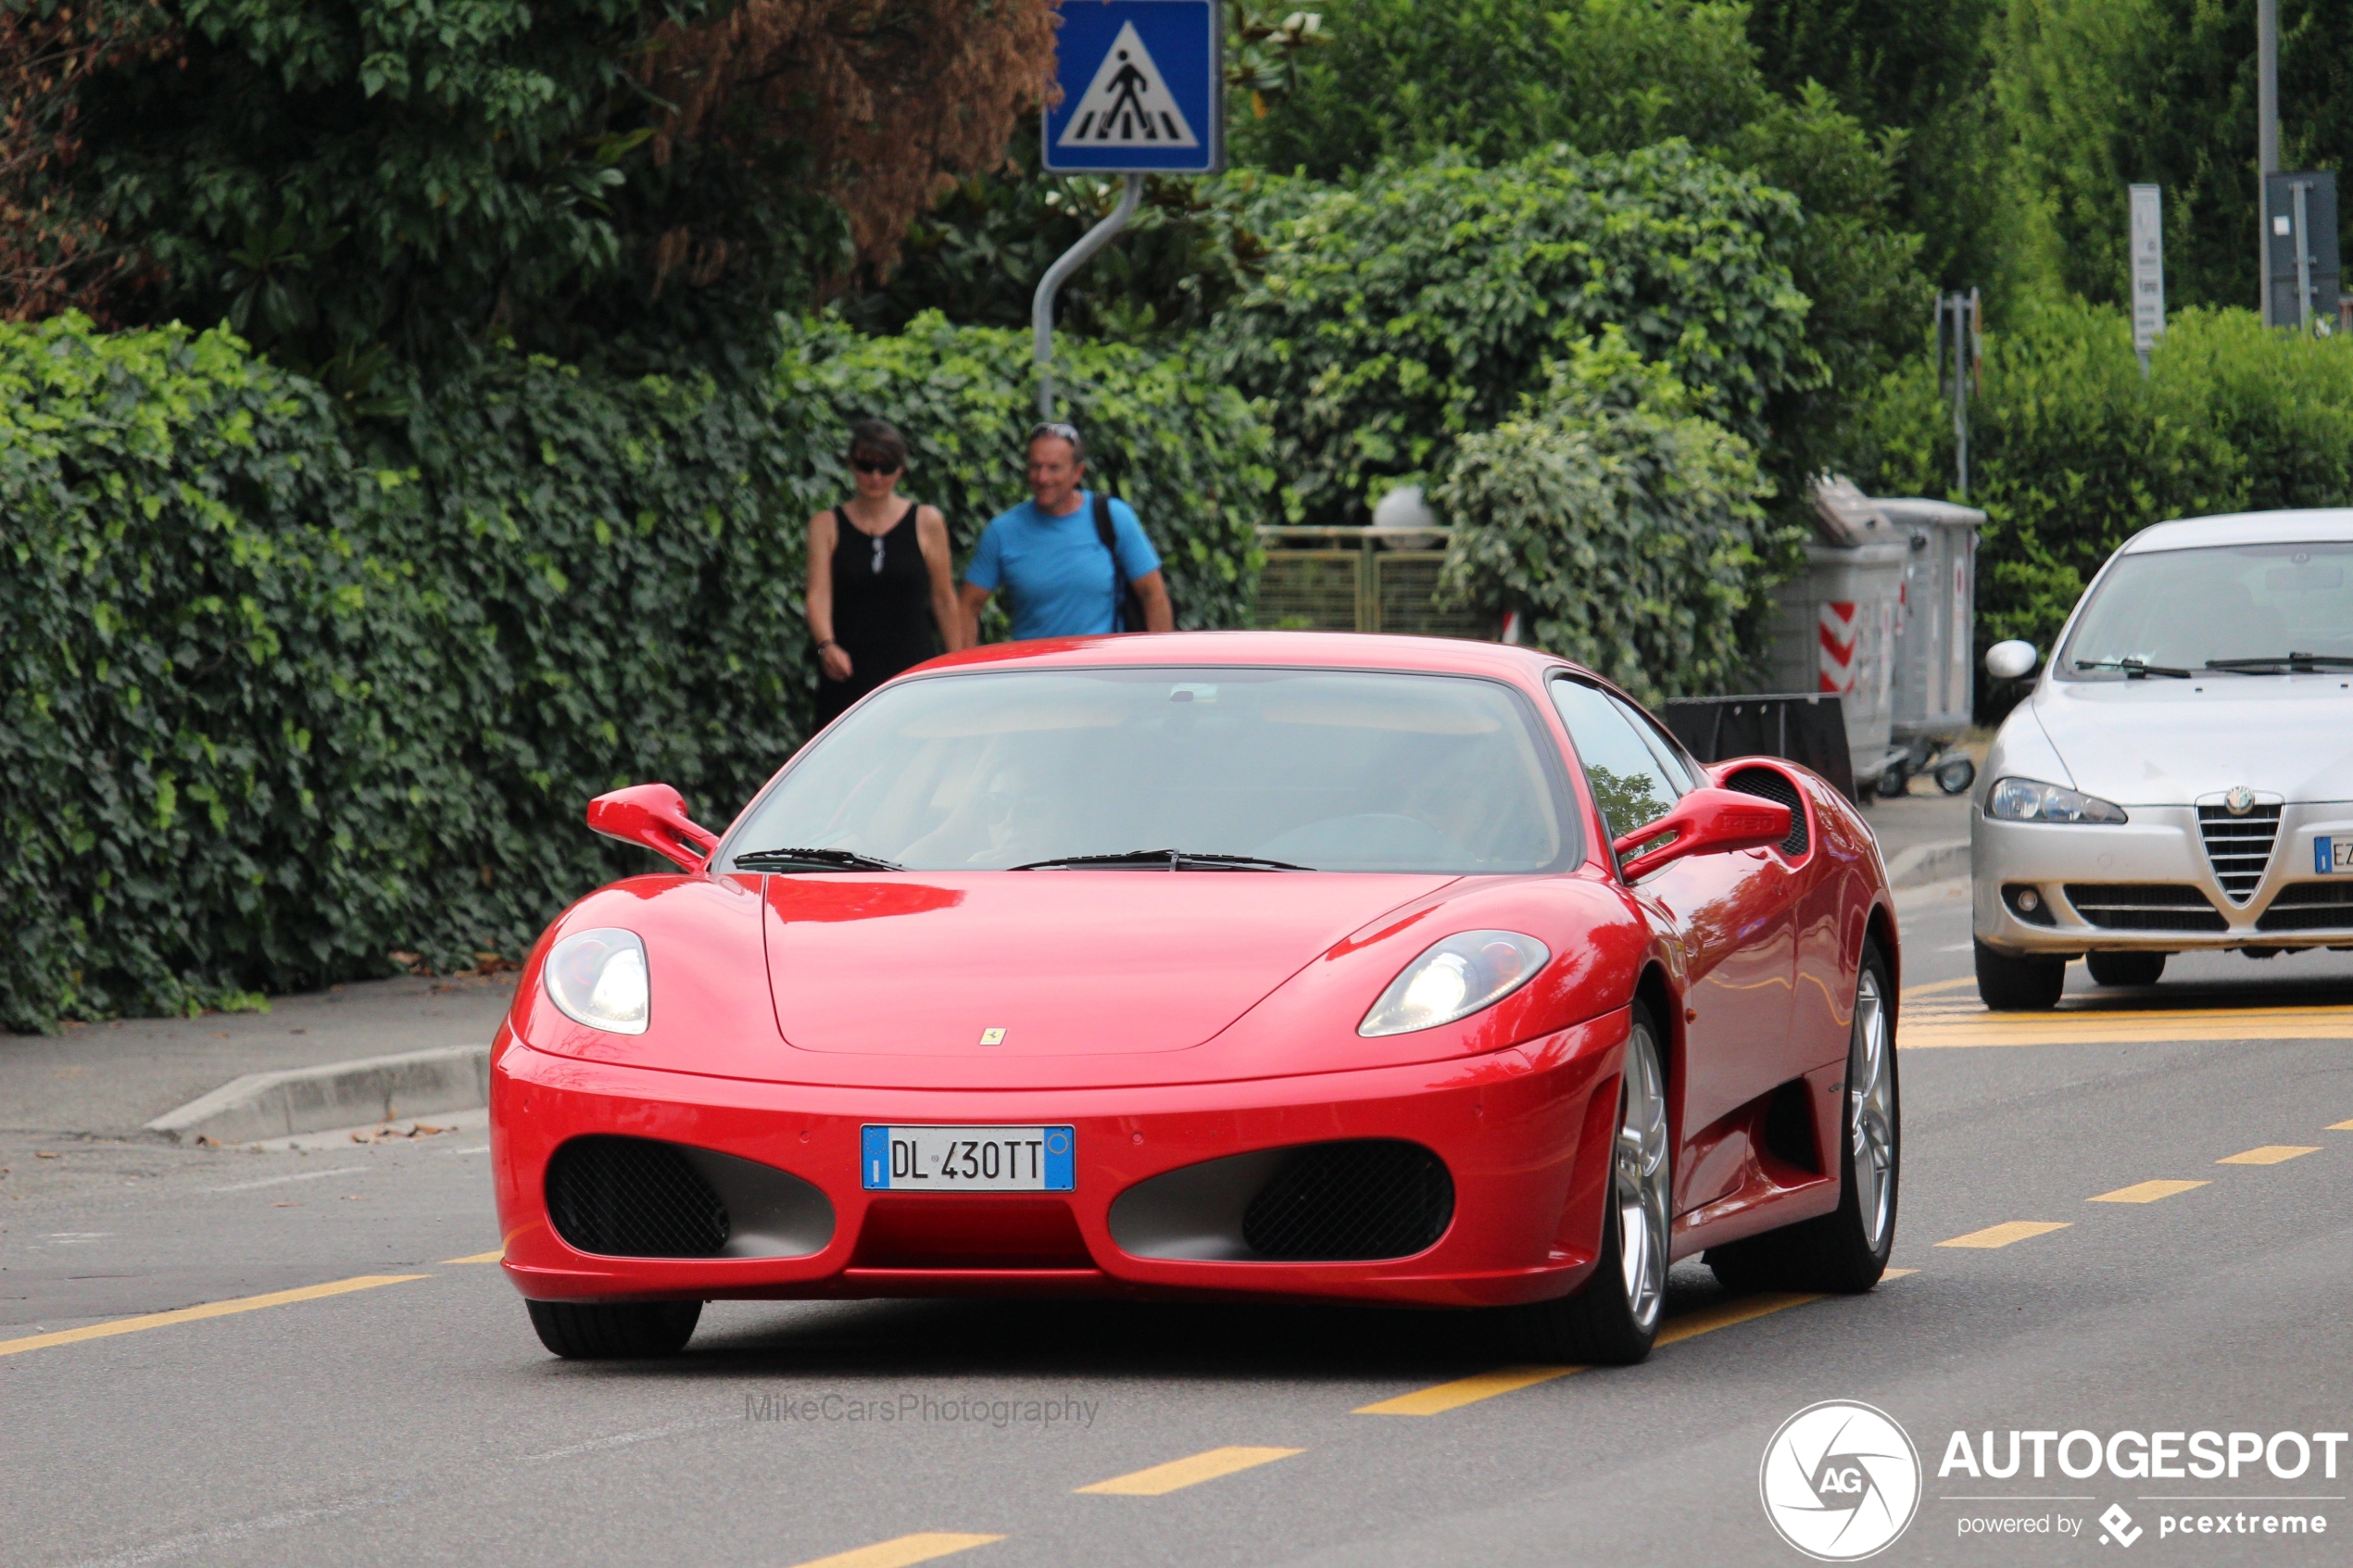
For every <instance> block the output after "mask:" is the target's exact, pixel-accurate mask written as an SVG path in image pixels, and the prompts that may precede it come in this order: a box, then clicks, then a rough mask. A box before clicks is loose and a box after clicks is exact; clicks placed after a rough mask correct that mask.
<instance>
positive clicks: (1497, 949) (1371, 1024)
mask: <svg viewBox="0 0 2353 1568" xmlns="http://www.w3.org/2000/svg"><path fill="white" fill-rule="evenodd" d="M1552 956H1553V950H1552V949H1551V948H1550V947H1545V946H1544V944H1542V943H1541V942H1539V941H1538V940H1536V938H1534V937H1533V936H1523V935H1520V934H1519V933H1518V932H1516V931H1466V932H1464V933H1463V934H1462V935H1459V936H1449V937H1448V938H1446V940H1445V941H1443V942H1441V943H1439V944H1437V945H1436V946H1435V947H1430V948H1429V949H1428V950H1427V951H1425V952H1424V953H1423V954H1422V956H1421V957H1419V958H1417V959H1416V960H1414V961H1413V962H1412V963H1409V964H1407V965H1406V966H1405V968H1404V970H1403V972H1401V973H1400V974H1399V975H1398V976H1397V978H1396V979H1394V980H1392V981H1390V983H1389V989H1388V990H1386V991H1383V992H1382V993H1381V994H1380V1000H1378V1001H1377V1002H1375V1003H1374V1004H1373V1010H1372V1011H1370V1012H1368V1013H1366V1014H1365V1022H1362V1023H1360V1024H1358V1025H1357V1026H1356V1033H1358V1034H1359V1035H1367V1036H1374V1035H1410V1034H1412V1033H1413V1032H1414V1031H1415V1030H1416V1029H1435V1028H1437V1027H1438V1026H1439V1025H1440V1024H1441V1023H1452V1022H1454V1020H1456V1019H1458V1018H1468V1017H1469V1016H1470V1015H1471V1014H1472V1013H1475V1012H1477V1011H1478V1010H1479V1009H1481V1008H1484V1007H1492V1006H1494V1005H1495V1004H1496V1003H1497V1002H1500V1001H1502V1000H1503V999H1504V997H1508V996H1510V995H1511V994H1512V993H1513V992H1514V991H1516V990H1518V989H1519V988H1520V987H1521V986H1522V985H1527V984H1528V982H1529V979H1530V978H1531V977H1533V976H1534V974H1535V973H1536V972H1537V971H1538V970H1540V969H1541V968H1543V967H1544V963H1545V960H1548V959H1550V958H1551V957H1552Z"/></svg>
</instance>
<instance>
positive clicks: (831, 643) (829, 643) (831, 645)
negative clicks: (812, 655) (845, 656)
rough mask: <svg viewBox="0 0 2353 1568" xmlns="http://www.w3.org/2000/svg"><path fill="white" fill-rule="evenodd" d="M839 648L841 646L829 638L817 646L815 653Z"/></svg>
mask: <svg viewBox="0 0 2353 1568" xmlns="http://www.w3.org/2000/svg"><path fill="white" fill-rule="evenodd" d="M839 646H841V645H840V644H839V643H837V642H835V641H834V640H833V639H832V638H831V637H827V638H826V639H825V640H824V642H822V643H819V644H818V645H817V651H818V652H819V653H823V652H824V651H825V650H826V649H827V648H837V647H839Z"/></svg>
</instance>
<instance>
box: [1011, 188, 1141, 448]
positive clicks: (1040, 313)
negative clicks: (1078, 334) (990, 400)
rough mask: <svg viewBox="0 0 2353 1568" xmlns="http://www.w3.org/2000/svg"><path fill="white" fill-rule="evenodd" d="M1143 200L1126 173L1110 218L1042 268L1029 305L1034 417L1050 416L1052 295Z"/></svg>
mask: <svg viewBox="0 0 2353 1568" xmlns="http://www.w3.org/2000/svg"><path fill="white" fill-rule="evenodd" d="M1143 199H1144V177H1143V176H1142V175H1140V174H1130V175H1128V176H1127V179H1126V188H1125V189H1124V190H1122V191H1121V192H1120V193H1119V205H1118V206H1117V207H1113V208H1112V209H1111V216H1110V217H1109V218H1106V219H1104V220H1102V221H1101V223H1098V224H1096V225H1095V226H1094V227H1093V228H1091V229H1089V230H1088V231H1087V232H1086V234H1085V235H1084V236H1083V237H1082V238H1081V239H1080V240H1079V242H1078V243H1077V244H1076V245H1073V246H1071V247H1070V248H1069V249H1068V250H1066V251H1064V252H1063V254H1062V257H1061V259H1059V260H1057V261H1056V262H1055V263H1054V264H1053V265H1052V266H1051V267H1049V268H1047V269H1046V275H1045V276H1044V277H1042V278H1040V279H1038V293H1037V295H1035V296H1034V297H1032V299H1031V300H1030V302H1029V331H1030V335H1031V337H1032V338H1033V339H1034V340H1035V344H1036V347H1035V354H1034V357H1035V358H1036V360H1037V366H1038V418H1039V419H1041V420H1051V419H1052V418H1053V417H1054V295H1058V294H1060V293H1061V292H1062V286H1063V282H1065V281H1066V280H1068V278H1069V277H1070V275H1071V274H1072V273H1073V272H1076V271H1077V270H1078V269H1079V268H1081V267H1083V266H1085V265H1086V262H1087V258H1088V257H1090V256H1092V255H1094V254H1095V253H1096V252H1097V251H1099V250H1101V249H1102V248H1103V246H1104V245H1108V244H1109V243H1110V242H1111V237H1112V236H1113V235H1114V234H1116V233H1118V232H1120V231H1121V230H1122V229H1125V228H1126V227H1127V220H1129V219H1131V218H1133V217H1135V216H1136V208H1137V207H1138V205H1139V204H1140V203H1141V202H1142V201H1143Z"/></svg>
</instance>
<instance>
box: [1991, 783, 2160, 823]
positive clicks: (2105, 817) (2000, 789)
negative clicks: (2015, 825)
mask: <svg viewBox="0 0 2353 1568" xmlns="http://www.w3.org/2000/svg"><path fill="white" fill-rule="evenodd" d="M1985 814H1986V815H1987V816H1989V817H1994V818H1997V819H1999V820H2000V821H2002V822H2123V821H2125V816H2124V808H2123V807H2121V806H2119V805H2117V804H2116V803H2115V802H2113V801H2109V800H2102V799H2101V798H2100V797H2098V796H2096V795H2085V794H2083V793H2082V791H2080V790H2072V789H2061V788H2060V787H2059V786H2058V785H2057V784H2042V783H2039V782H2037V781H2035V780H2033V779H2003V780H2001V781H2000V782H1998V783H1996V784H1994V793H1993V794H1991V795H1989V796H1987V797H1985Z"/></svg>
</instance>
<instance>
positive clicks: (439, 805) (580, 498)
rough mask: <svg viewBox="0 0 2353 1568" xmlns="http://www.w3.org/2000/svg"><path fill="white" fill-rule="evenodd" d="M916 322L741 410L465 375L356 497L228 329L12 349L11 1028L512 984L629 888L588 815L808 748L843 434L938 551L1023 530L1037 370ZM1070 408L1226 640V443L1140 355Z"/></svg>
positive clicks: (1005, 340) (351, 482)
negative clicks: (919, 519)
mask: <svg viewBox="0 0 2353 1568" xmlns="http://www.w3.org/2000/svg"><path fill="white" fill-rule="evenodd" d="M917 328H918V330H917V331H914V332H911V333H910V334H908V335H907V336H905V337H902V338H897V339H866V338H861V337H859V336H858V335H857V334H855V333H853V332H849V331H848V330H847V329H844V328H842V327H840V326H838V325H835V324H817V325H803V324H799V323H791V324H787V325H786V327H785V328H784V341H785V353H784V355H783V358H782V362H781V365H780V368H779V371H778V374H777V377H776V379H775V381H774V385H773V386H772V387H770V388H767V389H760V390H754V391H749V392H739V391H733V390H727V389H723V388H721V387H719V386H717V385H715V384H713V383H708V382H702V383H681V382H670V381H664V380H661V379H658V378H648V379H644V380H635V381H627V380H620V379H616V378H610V377H598V376H593V375H587V374H584V373H582V372H580V371H578V370H574V369H573V368H570V367H567V366H563V365H560V364H558V363H556V362H554V361H552V360H548V359H544V358H524V357H521V356H505V357H498V358H491V359H489V360H487V361H485V362H484V364H483V365H481V366H480V367H478V368H477V369H476V370H474V371H472V372H471V373H470V374H469V375H468V376H466V377H465V378H463V379H461V380H459V381H456V382H453V383H449V384H447V385H445V386H444V387H442V388H440V389H438V390H437V391H435V392H433V393H430V394H425V393H420V394H418V395H417V396H416V398H415V399H414V401H413V403H412V408H411V412H410V413H409V416H408V417H407V420H406V422H405V425H404V426H403V427H402V428H401V429H399V430H398V431H396V432H395V433H392V434H390V435H387V436H380V437H379V438H377V439H376V440H374V441H373V442H371V443H369V444H368V445H370V446H371V449H373V450H375V453H376V455H375V456H374V457H373V458H371V460H367V461H363V460H361V458H359V457H358V456H356V455H355V454H356V452H357V451H358V450H359V448H360V447H361V445H362V443H361V442H360V441H359V439H358V438H357V437H356V435H355V433H353V432H352V431H351V430H350V429H349V428H348V427H347V426H346V424H345V423H344V422H343V420H342V418H341V416H340V415H339V413H338V412H337V410H336V409H335V408H334V407H333V405H332V403H331V401H330V400H329V399H328V398H327V397H326V396H325V395H323V394H321V392H320V391H319V390H318V389H317V388H315V387H313V386H311V385H310V384H308V383H305V382H303V381H301V380H299V379H297V378H295V377H291V376H288V375H285V374H283V372H280V371H278V370H275V369H273V368H272V367H271V366H270V365H269V364H268V363H267V362H265V361H262V360H258V359H256V358H252V357H251V356H249V355H248V354H247V353H246V352H245V349H244V347H243V345H240V344H239V343H238V342H237V341H236V340H235V339H234V338H233V337H231V336H230V335H228V334H227V333H226V332H208V333H203V334H196V333H192V332H188V331H186V330H184V329H181V328H177V327H174V328H169V329H163V330H158V331H155V332H139V333H126V334H121V335H118V336H107V335H105V334H101V333H98V332H94V331H92V330H91V329H90V328H89V326H88V324H87V323H86V322H82V321H79V320H71V319H67V320H55V321H50V322H47V323H44V324H42V325H40V326H38V327H16V326H8V327H0V552H5V558H6V562H7V564H8V571H6V573H5V574H0V659H5V660H6V666H5V667H6V677H5V683H6V684H5V685H0V768H5V770H6V777H7V778H8V779H9V781H10V784H11V789H10V793H9V796H8V798H7V800H6V803H5V805H0V847H5V849H6V862H5V865H0V918H5V919H6V921H7V931H8V939H7V945H6V947H5V948H0V1022H6V1024H7V1025H9V1026H10V1027H14V1028H20V1029H21V1028H35V1027H43V1026H46V1025H47V1024H49V1023H50V1022H53V1021H55V1020H56V1019H57V1018H59V1017H97V1016H105V1015H107V1014H110V1013H116V1012H151V1011H177V1010H186V1009H190V1008H195V1007H200V1006H208V1005H220V1003H222V1002H224V1001H228V1000H232V999H233V998H234V997H237V996H239V995H241V994H244V993H247V992H250V991H252V990H256V989H260V990H281V989H287V988H292V987H296V986H300V985H316V984H319V983H321V982H324V981H327V980H331V979H334V978H338V977H343V976H349V975H359V974H368V973H384V972H390V971H391V970H392V969H393V967H394V960H391V959H389V958H388V956H387V955H388V954H390V953H392V952H394V951H396V950H398V951H404V952H413V953H417V954H422V955H423V957H424V959H425V960H426V961H428V962H429V963H431V964H432V965H434V967H436V968H448V967H452V966H455V965H459V964H468V963H471V962H472V961H473V959H474V958H475V956H476V955H477V954H479V953H484V952H497V953H505V954H510V955H511V954H514V953H517V952H519V951H520V950H521V949H522V947H524V946H525V945H526V944H527V943H528V942H529V941H530V940H531V939H532V937H533V936H534V935H535V934H536V932H537V931H538V929H539V928H540V927H541V926H542V925H543V924H544V923H545V922H547V920H548V919H549V918H550V917H551V916H552V915H553V914H554V913H555V912H556V911H557V910H558V909H560V908H561V907H562V906H563V905H564V904H565V903H567V902H568V901H570V900H571V899H573V898H574V897H578V896H579V895H580V894H581V893H583V892H585V891H586V890H587V889H588V888H589V887H591V886H593V885H595V884H597V883H598V882H600V881H603V880H605V879H607V878H608V877H610V875H612V874H614V873H615V872H618V871H623V870H630V869H644V868H645V867H647V866H648V864H650V861H649V859H648V857H646V856H645V855H644V854H643V853H641V852H638V851H634V850H626V849H622V848H618V847H612V846H610V845H603V844H600V843H599V842H598V841H597V840H595V839H593V838H591V837H590V836H589V835H588V834H587V833H586V831H585V828H584V827H583V826H582V825H581V821H580V811H581V807H582V805H583V804H584V803H585V800H586V799H587V798H588V797H590V796H592V795H595V794H598V793H599V792H601V791H604V790H607V789H610V788H613V787H615V786H616V785H619V784H628V783H635V782H641V781H644V780H648V779H665V780H667V781H668V782H670V783H672V784H677V785H678V786H679V787H680V788H681V789H682V790H684V791H685V792H686V795H687V797H688V799H689V802H690V804H691V805H692V807H693V808H694V809H696V810H698V812H699V813H701V814H703V815H704V816H706V817H707V818H711V819H715V820H724V818H726V817H727V816H729V815H731V814H732V813H733V812H734V811H735V810H736V809H737V808H738V807H739V806H740V804H741V803H742V802H743V800H744V799H745V798H746V797H748V796H749V793H750V792H751V791H752V790H753V789H755V788H756V787H757V786H758V785H759V784H760V783H761V781H762V780H763V779H764V778H766V777H767V775H768V774H769V773H770V772H772V771H774V769H775V767H776V766H777V765H778V764H779V763H781V762H782V761H783V759H785V758H786V756H788V755H789V754H790V752H791V751H792V749H793V747H794V746H797V745H799V741H800V740H801V738H802V737H803V736H804V735H805V734H807V732H808V726H809V718H810V714H811V711H812V702H813V696H814V686H815V679H816V676H815V666H814V662H813V660H812V658H811V650H810V647H809V638H808V633H807V629H806V627H805V625H804V624H803V621H802V618H801V608H800V593H801V585H802V581H803V574H804V562H803V554H802V541H803V534H802V523H803V521H805V519H806V518H807V516H808V515H809V513H810V512H812V511H813V510H815V509H817V508H819V507H821V506H823V505H825V504H828V503H830V502H832V501H835V500H837V499H838V498H840V497H841V496H842V495H845V494H846V493H848V490H849V486H848V484H847V483H846V480H845V476H844V475H843V473H842V471H841V461H840V458H839V453H840V450H841V446H842V445H843V442H842V436H843V433H844V431H845V429H846V427H847V424H848V422H849V420H852V419H854V418H856V417H858V416H860V415H862V414H865V413H869V412H880V413H882V414H884V415H885V416H886V417H889V418H892V419H895V420H899V421H900V423H901V425H902V428H904V429H905V430H906V431H907V433H908V434H909V436H910V438H911V441H912V445H913V447H914V450H915V454H916V466H915V469H914V471H913V473H912V476H911V480H910V484H909V489H910V490H911V492H912V493H915V494H919V495H922V496H923V498H925V500H929V501H933V502H935V503H937V504H940V505H942V506H943V508H944V509H946V511H947V512H948V515H949V517H950V521H951V526H952V527H953V529H954V532H955V533H956V536H957V539H958V541H959V544H960V546H963V545H967V544H969V542H970V540H971V539H972V538H973V537H975V535H976V533H977V532H978V530H979V528H980V526H981V525H982V524H983V523H985V522H986V521H987V518H988V513H989V512H990V511H991V510H993V509H995V508H997V507H999V506H1000V505H1002V504H1006V503H1009V502H1010V501H1012V500H1013V499H1016V498H1018V496H1019V495H1020V494H1021V491H1022V481H1021V470H1020V460H1021V449H1022V446H1021V436H1022V433H1023V431H1024V429H1025V428H1026V424H1027V423H1028V418H1027V414H1026V399H1027V395H1028V394H1027V374H1028V367H1027V358H1026V344H1025V343H1024V342H1023V341H1022V340H1021V339H1019V338H1018V337H1017V335H1016V334H1013V333H1011V332H958V331H955V330H952V329H949V328H947V327H945V326H942V325H940V324H939V323H938V322H937V320H925V321H919V322H918V323H917ZM1065 377H1066V403H1067V407H1068V408H1070V410H1071V411H1072V412H1073V414H1074V415H1075V417H1076V418H1077V419H1079V420H1081V421H1082V422H1084V423H1086V424H1088V425H1089V426H1090V427H1092V428H1093V430H1094V431H1095V433H1096V434H1097V438H1098V440H1099V441H1100V442H1101V443H1102V445H1103V446H1104V449H1105V453H1106V458H1107V460H1108V466H1109V468H1110V469H1111V470H1112V471H1113V473H1114V475H1116V476H1117V477H1118V478H1119V480H1120V482H1121V483H1122V486H1123V488H1124V490H1125V491H1126V494H1128V495H1132V496H1133V497H1134V498H1135V499H1136V502H1137V505H1138V508H1139V511H1140V512H1141V513H1142V515H1143V517H1144V520H1145V522H1146V526H1147V527H1148V529H1150V530H1151V533H1152V534H1153V536H1154V538H1155V540H1156V541H1157V542H1158V543H1159V544H1160V546H1161V547H1162V549H1163V550H1164V553H1165V554H1166V555H1167V556H1168V558H1169V573H1170V576H1171V579H1172V582H1173V584H1174V586H1175V589H1176V593H1177V595H1178V596H1179V599H1180V601H1181V603H1182V605H1183V608H1184V612H1185V621H1186V623H1187V624H1189V625H1234V624H1239V623H1240V622H1241V621H1243V620H1244V618H1245V617H1246V615H1247V612H1248V606H1249V593H1250V587H1251V580H1252V561H1253V558H1254V550H1255V546H1254V538H1253V535H1252V531H1251V528H1250V520H1251V518H1252V515H1253V513H1254V512H1255V510H1256V509H1257V508H1258V507H1259V506H1260V505H1261V503H1260V501H1259V499H1258V496H1257V492H1259V491H1262V490H1263V489H1264V488H1265V485H1266V483H1268V481H1267V476H1266V473H1265V469H1264V466H1263V452H1264V448H1265V433H1264V432H1263V430H1261V429H1260V428H1259V426H1258V424H1257V422H1256V420H1255V416H1254V415H1253V413H1252V410H1251V409H1250V408H1249V407H1248V406H1247V405H1246V404H1244V403H1243V402H1242V400H1241V399H1240V398H1239V395H1236V394H1234V393H1232V392H1230V391H1203V390H1202V385H1203V381H1202V377H1201V376H1200V375H1198V374H1197V373H1193V372H1190V371H1189V370H1187V369H1186V368H1185V367H1184V366H1183V365H1181V364H1176V363H1172V362H1170V361H1168V360H1165V359H1161V358H1152V357H1151V356H1148V355H1145V354H1143V353H1141V352H1139V351H1136V350H1118V349H1097V348H1089V347H1085V346H1080V347H1078V348H1076V349H1074V350H1073V352H1072V353H1071V354H1070V356H1069V357H1068V361H1067V364H1066V366H1065ZM386 452H389V453H390V454H392V455H391V456H389V457H387V456H385V455H384V454H385V453H386Z"/></svg>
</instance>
